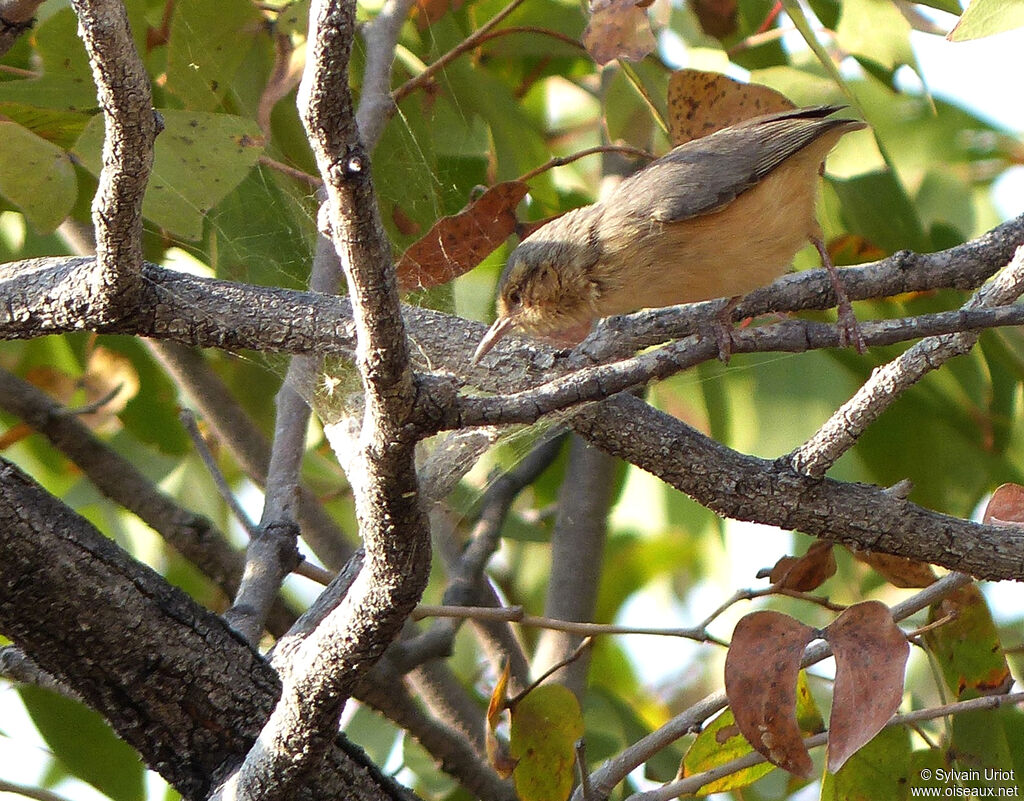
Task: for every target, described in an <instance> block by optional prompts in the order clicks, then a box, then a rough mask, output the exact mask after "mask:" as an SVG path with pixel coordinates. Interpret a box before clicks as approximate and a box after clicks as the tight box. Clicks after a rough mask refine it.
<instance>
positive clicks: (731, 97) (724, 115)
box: [668, 70, 796, 146]
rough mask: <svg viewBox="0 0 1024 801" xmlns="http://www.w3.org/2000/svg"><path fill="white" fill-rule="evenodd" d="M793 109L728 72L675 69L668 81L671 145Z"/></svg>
mask: <svg viewBox="0 0 1024 801" xmlns="http://www.w3.org/2000/svg"><path fill="white" fill-rule="evenodd" d="M791 108H796V107H795V106H794V105H793V104H792V103H791V102H790V101H789V100H788V99H787V98H786V97H785V96H784V95H782V94H780V93H779V92H776V91H775V90H774V89H769V88H768V87H767V86H762V85H761V84H757V83H740V82H739V81H736V80H733V79H732V78H730V77H729V76H728V75H722V74H721V73H718V72H705V71H704V70H678V71H677V72H674V73H672V77H671V78H670V79H669V82H668V128H669V136H670V138H671V140H672V144H673V146H676V145H681V144H683V143H684V142H689V141H690V140H692V139H700V138H701V137H702V136H707V135H708V134H713V133H714V132H715V131H718V130H721V129H722V128H726V127H728V126H730V125H735V124H736V123H738V122H743V121H744V120H749V119H751V118H752V117H759V116H760V115H762V114H770V113H771V112H773V111H786V110H787V109H791Z"/></svg>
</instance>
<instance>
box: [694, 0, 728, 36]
mask: <svg viewBox="0 0 1024 801" xmlns="http://www.w3.org/2000/svg"><path fill="white" fill-rule="evenodd" d="M737 7H738V4H737V2H736V0H690V8H692V9H693V13H694V14H695V15H696V16H697V22H699V23H700V29H701V30H702V31H704V33H706V34H707V35H708V36H714V37H715V38H716V39H725V38H726V37H727V36H732V35H733V34H734V33H736V30H737V25H736V10H737Z"/></svg>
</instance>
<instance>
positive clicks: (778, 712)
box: [725, 610, 816, 778]
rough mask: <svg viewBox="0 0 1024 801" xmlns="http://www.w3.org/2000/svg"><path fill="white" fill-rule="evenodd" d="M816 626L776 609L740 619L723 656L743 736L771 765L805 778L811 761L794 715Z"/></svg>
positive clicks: (732, 704) (728, 691)
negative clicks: (802, 664)
mask: <svg viewBox="0 0 1024 801" xmlns="http://www.w3.org/2000/svg"><path fill="white" fill-rule="evenodd" d="M815 636H816V635H815V631H814V629H812V628H811V627H810V626H805V625H804V624H803V623H800V622H799V621H797V620H794V619H793V618H791V617H789V616H788V615H783V614H781V613H780V612H772V611H768V610H765V611H760V612H752V613H751V614H749V615H746V616H744V617H743V618H741V619H740V622H739V623H737V624H736V629H735V631H733V634H732V644H731V645H730V646H729V653H728V654H727V655H726V658H725V692H726V694H727V695H728V696H729V706H730V708H731V709H732V712H733V715H734V716H735V718H736V725H737V726H739V728H740V731H741V732H743V736H744V737H746V738H747V740H748V741H749V742H750V744H751V745H752V746H753V747H754V749H755V750H756V751H758V752H759V753H760V754H761V755H762V756H764V757H765V759H767V760H768V761H769V762H771V763H772V764H773V765H778V766H779V767H780V768H783V769H784V770H788V771H789V772H790V773H795V774H796V775H797V776H803V777H805V778H807V777H810V775H811V772H812V770H813V769H814V766H813V765H812V763H811V755H810V754H808V753H807V748H806V747H805V746H804V743H803V738H802V736H801V734H800V726H799V724H798V723H797V719H796V701H797V695H796V681H797V676H798V675H799V672H800V658H801V656H802V655H803V652H804V648H805V646H806V645H807V643H809V642H810V641H811V640H813V639H814V638H815Z"/></svg>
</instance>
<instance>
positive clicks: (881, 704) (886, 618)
mask: <svg viewBox="0 0 1024 801" xmlns="http://www.w3.org/2000/svg"><path fill="white" fill-rule="evenodd" d="M824 637H825V639H826V640H828V643H829V645H831V646H832V652H833V653H834V654H835V658H836V683H835V689H834V691H833V698H832V714H831V716H830V717H829V725H828V769H829V770H830V771H831V772H832V773H835V772H836V771H837V770H839V769H840V768H841V767H842V766H843V763H845V762H846V760H847V759H849V758H850V757H851V756H852V755H853V754H854V753H855V752H856V751H857V750H858V749H859V748H860V747H861V746H863V745H864V744H865V743H867V742H868V741H869V740H870V739H871V738H872V737H874V736H875V735H876V734H878V732H880V731H881V730H882V727H883V726H885V724H886V723H887V722H888V721H889V718H891V717H892V716H893V715H894V714H895V712H896V710H897V709H899V706H900V701H901V700H902V699H903V674H904V670H905V668H906V665H907V657H908V656H909V655H910V643H908V642H907V638H906V636H905V635H904V634H903V632H902V631H901V630H900V627H899V626H897V625H896V622H895V621H894V620H893V619H892V612H890V611H889V608H888V607H887V606H886V605H885V604H883V603H880V602H879V601H865V602H864V603H859V604H856V605H855V606H851V607H850V608H849V609H847V610H845V611H844V612H843V613H842V614H841V615H840V616H839V617H838V618H836V619H835V620H834V621H833V622H832V623H831V624H830V625H829V626H828V628H826V629H825V631H824Z"/></svg>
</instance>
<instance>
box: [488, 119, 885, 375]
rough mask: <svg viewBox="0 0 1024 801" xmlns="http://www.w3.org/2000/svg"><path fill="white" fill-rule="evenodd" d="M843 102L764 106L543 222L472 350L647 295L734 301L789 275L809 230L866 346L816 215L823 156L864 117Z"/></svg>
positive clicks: (573, 335)
mask: <svg viewBox="0 0 1024 801" xmlns="http://www.w3.org/2000/svg"><path fill="white" fill-rule="evenodd" d="M843 108H844V106H841V105H819V106H811V107H806V108H795V109H790V110H787V111H780V112H775V113H771V114H764V115H761V116H758V117H753V118H751V119H748V120H745V121H742V122H740V123H738V124H735V125H730V126H728V127H726V128H722V129H720V130H718V131H715V132H714V133H712V134H709V135H707V136H704V137H701V138H699V139H693V140H691V141H688V142H686V143H684V144H681V145H679V146H677V147H675V148H673V149H672V150H671V151H669V152H668V153H666V154H665V155H664V156H662V157H661V158H659V159H656V160H655V161H653V162H651V163H650V164H649V165H647V166H646V167H644V168H643V169H641V170H639V171H638V172H636V173H634V174H633V175H631V176H629V177H628V178H626V179H624V180H623V181H621V182H620V183H619V184H618V186H617V187H615V189H613V190H612V191H611V192H610V193H609V194H608V195H607V196H606V197H605V198H604V199H602V200H600V201H599V202H597V203H593V204H591V205H589V206H582V207H580V208H576V209H573V210H571V211H569V212H567V213H565V214H563V215H562V216H560V217H557V218H555V219H554V220H552V221H551V222H549V223H547V224H546V225H543V226H541V227H540V228H538V229H537V230H536V231H534V232H533V233H532V234H531V235H530V236H528V237H527V238H525V239H524V240H523V241H522V242H521V243H520V244H519V245H518V246H517V247H516V248H515V249H514V250H513V251H512V253H511V254H510V256H509V258H508V261H507V263H506V266H505V269H504V271H503V272H502V274H501V278H500V279H499V282H498V300H497V315H496V319H495V321H494V324H493V325H492V326H491V327H490V329H489V330H488V331H487V333H486V334H485V335H484V336H483V338H482V339H481V340H480V343H479V345H478V346H477V348H476V352H475V353H474V354H473V363H474V364H476V363H477V362H478V361H479V360H480V359H481V358H482V357H483V356H484V355H485V354H486V353H487V352H488V351H490V350H491V348H493V347H494V345H495V344H496V343H497V342H498V341H499V340H500V339H502V338H503V337H504V336H505V335H506V334H508V333H509V332H510V331H512V330H517V331H520V332H522V333H525V334H526V335H528V336H530V337H533V338H537V339H541V340H545V341H548V342H551V343H554V344H558V345H575V344H577V343H578V342H580V341H581V340H582V339H583V338H585V337H586V335H587V333H588V332H589V331H590V329H591V328H592V326H593V324H594V322H595V321H596V320H598V319H600V318H603V317H609V316H611V315H615V314H625V313H628V312H632V311H636V310H638V309H643V308H659V307H662V306H675V305H677V304H682V303H693V302H697V301H703V300H712V299H715V298H730V299H731V301H730V305H729V306H727V307H725V308H726V309H727V311H728V313H731V306H733V305H735V303H736V301H737V300H738V299H739V298H740V297H742V296H743V295H745V294H747V293H748V292H750V291H751V290H754V289H757V288H758V287H761V286H765V285H767V284H769V283H771V282H772V281H773V280H775V279H776V278H778V277H779V276H780V275H782V274H783V273H784V272H785V271H786V270H787V269H788V268H789V266H790V263H791V262H792V260H793V257H794V256H795V255H796V252H797V251H798V250H799V249H800V248H801V247H803V246H804V245H805V244H806V243H807V242H808V240H809V241H811V242H812V243H813V244H814V245H815V247H816V248H817V250H818V253H819V254H820V256H821V259H822V262H823V264H824V266H825V267H826V268H827V269H828V270H829V276H830V278H831V279H832V286H833V288H834V290H835V291H836V295H837V299H838V300H839V310H840V340H841V342H842V343H843V344H855V345H856V346H857V347H858V350H861V351H862V350H863V340H862V339H861V336H860V331H859V329H858V327H857V324H856V318H855V317H853V311H852V309H851V308H850V304H849V300H848V299H847V297H846V294H845V292H844V291H843V289H842V285H841V283H840V282H839V279H838V275H837V272H836V270H835V267H834V266H833V265H832V263H831V260H830V259H829V257H828V252H827V250H826V248H825V243H824V239H823V235H822V232H821V228H820V226H819V225H818V221H817V218H816V216H815V203H816V199H817V189H818V181H819V178H820V176H821V174H822V172H823V170H824V161H825V157H826V156H827V155H828V153H829V151H831V150H832V148H833V147H834V146H835V145H836V143H837V142H838V141H839V139H841V138H842V137H843V136H844V135H845V134H847V133H850V132H851V131H856V130H859V129H861V128H865V127H866V124H865V123H864V122H863V121H861V120H858V119H850V118H844V117H835V116H832V115H833V114H835V113H836V112H838V111H840V110H841V109H843ZM726 338H727V337H726ZM719 349H720V355H722V354H721V350H722V346H721V344H720V348H719ZM724 358H726V359H727V358H728V353H725V354H724Z"/></svg>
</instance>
